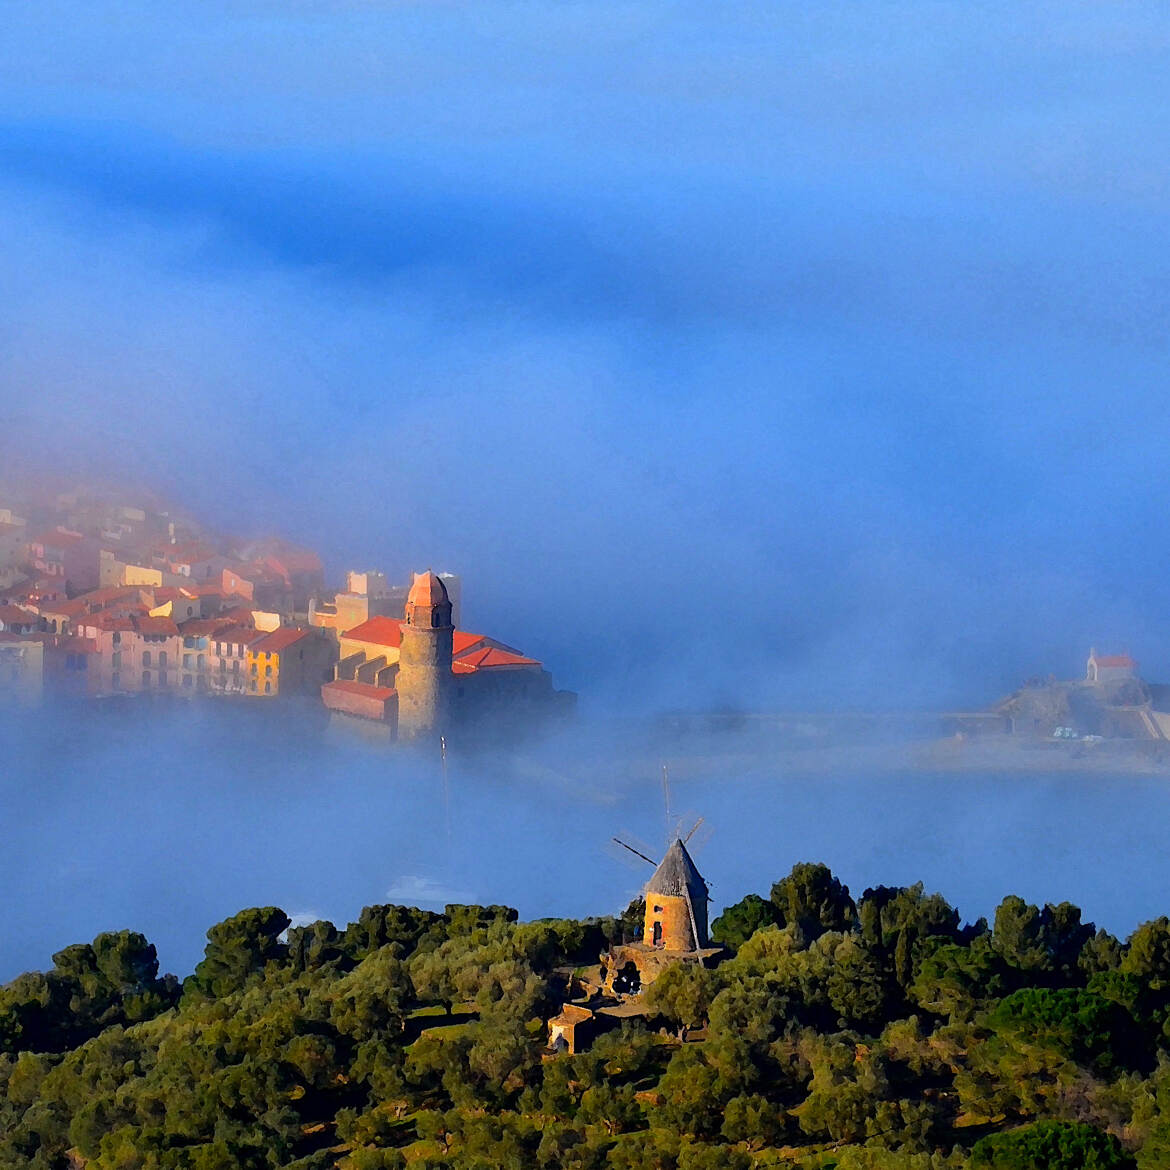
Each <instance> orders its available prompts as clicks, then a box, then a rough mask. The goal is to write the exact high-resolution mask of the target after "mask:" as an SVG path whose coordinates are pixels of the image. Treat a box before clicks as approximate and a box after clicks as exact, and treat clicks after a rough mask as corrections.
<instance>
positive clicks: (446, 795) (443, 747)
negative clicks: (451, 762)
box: [439, 735, 451, 857]
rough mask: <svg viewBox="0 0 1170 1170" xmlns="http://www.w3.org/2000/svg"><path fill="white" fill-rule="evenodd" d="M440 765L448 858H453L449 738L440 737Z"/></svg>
mask: <svg viewBox="0 0 1170 1170" xmlns="http://www.w3.org/2000/svg"><path fill="white" fill-rule="evenodd" d="M439 763H440V764H441V766H442V769H443V818H444V820H445V821H446V823H447V856H448V857H450V856H451V785H450V783H449V782H448V777H447V737H446V736H445V735H440V736H439Z"/></svg>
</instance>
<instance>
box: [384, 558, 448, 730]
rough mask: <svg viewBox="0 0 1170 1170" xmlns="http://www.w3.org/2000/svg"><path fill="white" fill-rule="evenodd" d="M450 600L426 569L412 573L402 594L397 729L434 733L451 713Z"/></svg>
mask: <svg viewBox="0 0 1170 1170" xmlns="http://www.w3.org/2000/svg"><path fill="white" fill-rule="evenodd" d="M454 633H455V630H454V627H453V625H452V624H451V600H450V598H449V597H448V596H447V589H446V586H444V584H443V582H442V581H441V580H440V579H439V578H438V577H437V576H436V575H435V574H434V573H432V572H430V570H428V571H427V572H425V573H416V574H415V578H414V584H413V585H411V587H410V593H409V594H408V596H407V598H406V620H405V621H404V622H403V625H402V643H401V645H400V646H399V649H398V677H397V680H396V682H395V687H396V688H397V691H398V735H399V738H400V739H419V738H424V737H426V736H437V735H440V734H441V733H442V732H443V731H444V729H445V728H446V726H447V722H448V720H449V718H450V715H451V684H452V677H453V676H452V674H451V656H452V638H453V636H454Z"/></svg>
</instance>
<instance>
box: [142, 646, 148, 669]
mask: <svg viewBox="0 0 1170 1170" xmlns="http://www.w3.org/2000/svg"><path fill="white" fill-rule="evenodd" d="M142 665H143V666H149V665H150V651H149V650H143V651H142Z"/></svg>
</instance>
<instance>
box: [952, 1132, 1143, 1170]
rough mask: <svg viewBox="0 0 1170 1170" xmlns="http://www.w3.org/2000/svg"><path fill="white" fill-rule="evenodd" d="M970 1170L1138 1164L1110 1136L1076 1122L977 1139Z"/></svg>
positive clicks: (1095, 1169) (1127, 1167)
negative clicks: (977, 1169)
mask: <svg viewBox="0 0 1170 1170" xmlns="http://www.w3.org/2000/svg"><path fill="white" fill-rule="evenodd" d="M971 1165H972V1167H989V1168H990V1170H1135V1167H1136V1166H1137V1163H1136V1162H1135V1161H1134V1158H1133V1156H1132V1155H1131V1154H1128V1153H1126V1151H1125V1150H1124V1149H1122V1147H1121V1143H1120V1142H1119V1141H1118V1140H1117V1139H1116V1138H1115V1137H1114V1136H1113V1135H1112V1134H1109V1133H1105V1132H1104V1131H1103V1130H1100V1129H1097V1128H1096V1127H1095V1126H1092V1125H1083V1124H1081V1123H1079V1122H1065V1121H1037V1122H1036V1123H1035V1124H1034V1125H1025V1126H1022V1127H1021V1128H1019V1129H1013V1130H1009V1131H1008V1132H1007V1133H995V1134H990V1135H988V1136H987V1137H984V1138H980V1139H979V1141H977V1142H976V1143H975V1147H974V1149H973V1150H972V1151H971Z"/></svg>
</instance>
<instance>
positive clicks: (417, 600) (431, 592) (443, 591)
mask: <svg viewBox="0 0 1170 1170" xmlns="http://www.w3.org/2000/svg"><path fill="white" fill-rule="evenodd" d="M400 596H401V595H400ZM444 601H450V598H449V597H448V596H447V586H446V585H444V584H443V582H442V581H441V580H440V579H439V578H438V576H436V575H435V574H434V573H432V572H431V571H430V569H428V570H427V571H426V572H425V573H415V575H414V584H413V585H411V587H410V593H408V594H407V597H406V604H407V605H441V604H442V603H443V602H444Z"/></svg>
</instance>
